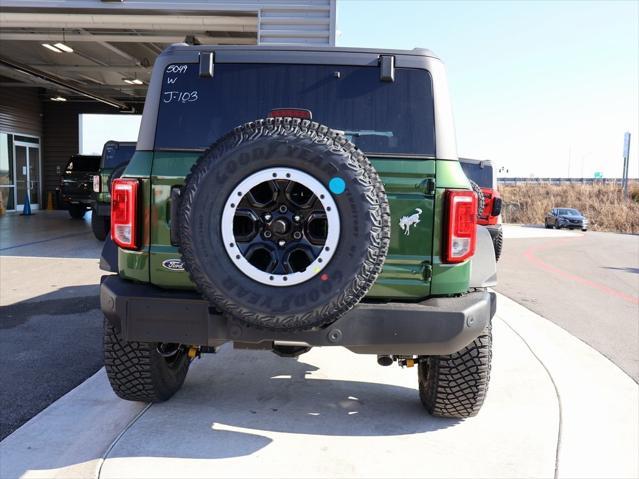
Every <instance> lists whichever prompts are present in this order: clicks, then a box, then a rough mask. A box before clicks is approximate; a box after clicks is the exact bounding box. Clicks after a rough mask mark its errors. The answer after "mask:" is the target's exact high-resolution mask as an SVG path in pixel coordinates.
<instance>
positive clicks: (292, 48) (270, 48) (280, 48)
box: [165, 43, 440, 60]
mask: <svg viewBox="0 0 639 479" xmlns="http://www.w3.org/2000/svg"><path fill="white" fill-rule="evenodd" d="M184 50H187V51H188V50H197V51H204V52H209V51H210V52H213V51H224V50H227V51H260V52H309V53H310V52H325V53H335V54H340V53H369V54H370V53H373V54H379V55H401V56H404V55H405V56H417V57H430V58H435V59H437V60H439V59H440V58H439V57H438V56H437V55H435V54H434V53H433V52H432V51H430V50H428V49H426V48H413V49H412V50H399V49H384V48H372V47H328V46H298V45H189V44H187V43H174V44H173V45H171V46H170V47H168V48H167V49H166V50H165V52H169V51H184Z"/></svg>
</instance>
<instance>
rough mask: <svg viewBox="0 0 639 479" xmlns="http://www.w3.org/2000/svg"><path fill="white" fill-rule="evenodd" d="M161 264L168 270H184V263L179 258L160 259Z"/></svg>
mask: <svg viewBox="0 0 639 479" xmlns="http://www.w3.org/2000/svg"><path fill="white" fill-rule="evenodd" d="M162 266H164V267H165V268H166V269H168V270H169V271H184V263H182V260H181V259H165V260H164V261H162Z"/></svg>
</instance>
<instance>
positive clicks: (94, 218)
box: [91, 210, 111, 241]
mask: <svg viewBox="0 0 639 479" xmlns="http://www.w3.org/2000/svg"><path fill="white" fill-rule="evenodd" d="M91 229H92V230H93V235H94V236H95V237H96V239H98V240H100V241H104V240H105V239H106V237H107V235H108V234H109V230H110V229H111V218H110V217H108V216H101V215H98V212H97V211H95V210H93V212H92V213H91Z"/></svg>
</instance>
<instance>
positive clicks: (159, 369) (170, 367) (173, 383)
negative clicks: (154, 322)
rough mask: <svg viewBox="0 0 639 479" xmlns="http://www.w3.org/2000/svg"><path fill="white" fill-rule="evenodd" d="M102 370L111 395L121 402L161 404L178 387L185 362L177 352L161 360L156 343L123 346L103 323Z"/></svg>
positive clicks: (113, 330)
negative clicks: (118, 398) (120, 399)
mask: <svg viewBox="0 0 639 479" xmlns="http://www.w3.org/2000/svg"><path fill="white" fill-rule="evenodd" d="M104 367H105V369H106V372H107V376H108V378H109V382H110V383H111V387H112V388H113V392H115V394H117V395H118V396H119V397H121V398H122V399H126V400H128V401H143V402H161V401H166V400H167V399H169V398H170V397H171V396H173V395H174V394H175V393H176V392H177V391H178V390H179V389H180V388H181V387H182V384H183V383H184V379H185V378H186V373H187V372H188V370H189V359H188V357H187V355H186V353H185V352H184V351H181V350H179V351H178V352H177V353H176V354H175V356H172V357H171V358H165V357H162V356H161V355H160V354H159V353H158V351H157V344H156V343H141V342H136V341H133V342H126V341H124V340H123V339H122V337H121V335H120V333H119V332H118V331H117V330H116V329H115V327H114V326H113V325H112V324H111V323H110V322H109V321H108V320H106V319H105V320H104Z"/></svg>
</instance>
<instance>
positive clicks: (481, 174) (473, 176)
mask: <svg viewBox="0 0 639 479" xmlns="http://www.w3.org/2000/svg"><path fill="white" fill-rule="evenodd" d="M459 162H460V163H461V167H462V170H464V173H465V174H466V177H467V178H468V179H469V180H472V181H474V182H475V183H477V184H478V185H479V187H480V188H494V187H495V185H494V179H493V167H492V165H491V164H490V163H483V164H482V163H475V162H472V163H471V162H467V161H464V160H463V159H460V160H459Z"/></svg>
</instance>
